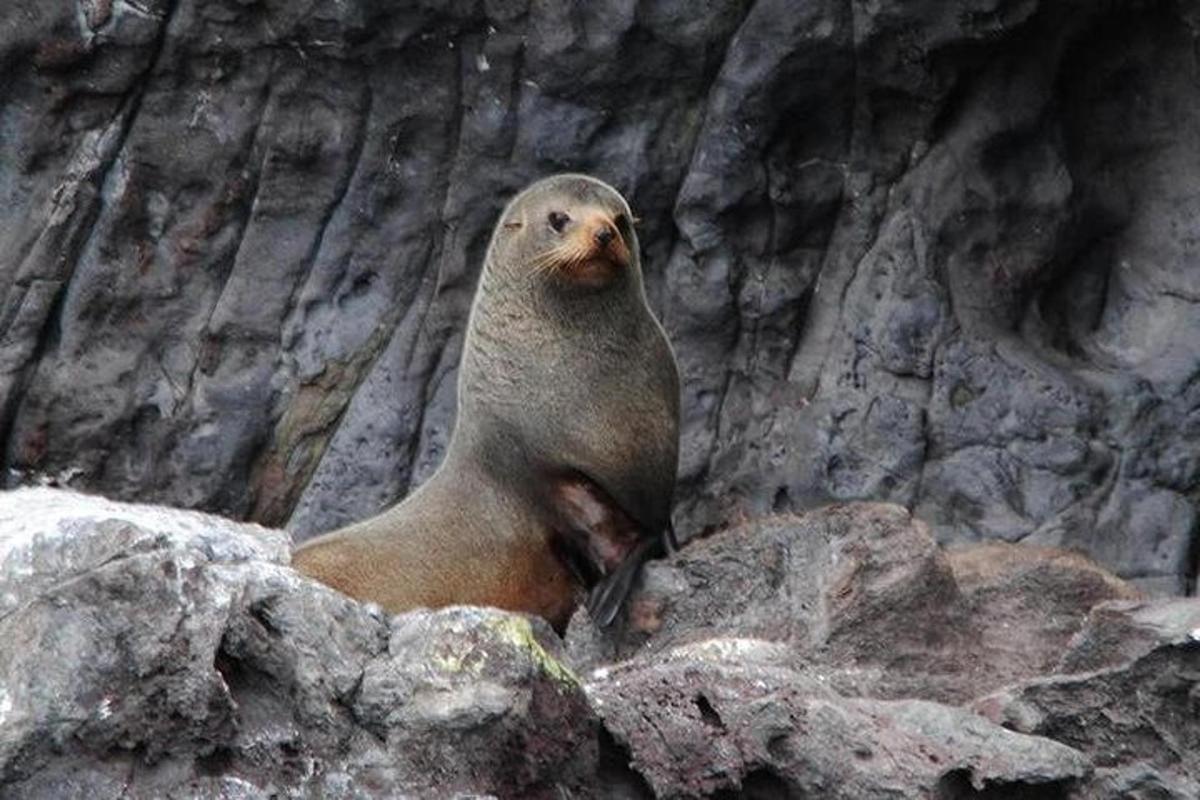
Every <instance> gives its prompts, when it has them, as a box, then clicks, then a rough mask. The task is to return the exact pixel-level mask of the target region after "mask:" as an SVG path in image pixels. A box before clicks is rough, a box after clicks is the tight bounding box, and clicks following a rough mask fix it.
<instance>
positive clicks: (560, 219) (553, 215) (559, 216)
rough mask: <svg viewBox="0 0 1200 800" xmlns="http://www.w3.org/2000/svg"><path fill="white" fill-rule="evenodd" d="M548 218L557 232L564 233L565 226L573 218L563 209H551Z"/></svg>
mask: <svg viewBox="0 0 1200 800" xmlns="http://www.w3.org/2000/svg"><path fill="white" fill-rule="evenodd" d="M546 219H548V220H550V227H551V228H554V231H555V233H562V232H563V228H565V227H567V223H568V222H570V221H571V218H570V217H568V216H567V215H566V214H564V213H563V212H561V211H551V212H550V214H549V216H547V217H546Z"/></svg>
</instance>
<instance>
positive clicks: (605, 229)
mask: <svg viewBox="0 0 1200 800" xmlns="http://www.w3.org/2000/svg"><path fill="white" fill-rule="evenodd" d="M594 235H595V237H596V243H597V244H599V245H600V246H601V247H608V243H609V242H611V241H612V240H613V239H615V238H616V236H617V232H616V231H614V230H613V229H612V228H611V227H610V226H609V225H607V224H604V225H601V226H600V227H599V228H598V229H597V230H596V233H595V234H594Z"/></svg>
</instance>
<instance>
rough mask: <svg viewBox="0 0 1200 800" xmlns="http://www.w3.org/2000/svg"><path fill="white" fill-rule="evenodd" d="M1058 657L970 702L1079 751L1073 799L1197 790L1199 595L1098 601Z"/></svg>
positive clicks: (1175, 798)
mask: <svg viewBox="0 0 1200 800" xmlns="http://www.w3.org/2000/svg"><path fill="white" fill-rule="evenodd" d="M1063 664H1064V668H1063V670H1062V671H1063V672H1064V673H1065V674H1063V675H1056V676H1051V677H1044V678H1038V679H1035V680H1031V681H1028V682H1025V683H1022V684H1019V685H1017V686H1014V687H1011V688H1008V689H1005V690H1004V691H1003V692H1000V693H998V694H996V695H993V696H991V697H986V698H983V699H981V700H979V701H978V702H976V703H975V708H976V709H977V710H978V711H980V712H982V713H984V714H985V715H986V716H988V717H990V718H991V719H993V720H995V721H997V722H1003V723H1004V724H1005V725H1006V726H1008V727H1011V728H1014V729H1016V730H1018V731H1023V732H1027V733H1037V734H1039V735H1042V736H1049V737H1052V738H1054V739H1057V740H1058V741H1060V742H1063V743H1065V744H1069V745H1071V746H1072V747H1075V748H1078V749H1079V750H1081V751H1083V752H1085V753H1088V754H1089V755H1090V756H1091V758H1092V763H1093V764H1095V766H1096V767H1097V771H1096V774H1095V776H1094V779H1093V780H1094V783H1092V782H1085V783H1084V784H1082V785H1081V786H1080V787H1078V788H1077V790H1076V791H1077V796H1078V797H1079V798H1080V800H1082V799H1083V798H1089V799H1090V798H1113V800H1115V799H1116V798H1126V797H1134V798H1167V799H1169V800H1184V799H1185V798H1194V797H1197V796H1200V724H1198V723H1197V720H1200V600H1194V599H1189V600H1177V601H1173V602H1172V601H1167V602H1160V603H1155V604H1138V603H1105V604H1102V605H1101V606H1099V607H1098V608H1097V609H1096V610H1095V611H1094V612H1093V614H1092V615H1091V618H1090V620H1089V624H1088V626H1087V627H1086V628H1084V630H1082V631H1080V633H1079V634H1078V636H1077V638H1076V641H1075V642H1074V646H1073V647H1072V648H1071V649H1070V650H1069V651H1068V652H1067V653H1066V654H1065V655H1064V657H1063Z"/></svg>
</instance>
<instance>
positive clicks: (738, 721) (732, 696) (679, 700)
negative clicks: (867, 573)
mask: <svg viewBox="0 0 1200 800" xmlns="http://www.w3.org/2000/svg"><path fill="white" fill-rule="evenodd" d="M777 660H778V655H777V654H775V653H774V652H773V651H772V647H771V646H770V645H767V644H764V643H762V642H755V641H747V640H738V639H712V640H709V641H706V642H698V643H694V644H690V645H683V646H680V647H678V648H676V649H674V650H672V651H669V652H667V653H660V654H656V656H655V657H653V658H651V659H643V658H636V659H633V660H630V661H626V662H624V663H622V664H620V665H618V666H616V667H613V668H611V669H605V668H602V669H601V670H599V671H597V672H596V673H594V678H592V679H589V680H588V683H587V686H588V693H589V695H590V696H591V697H592V698H593V702H594V703H595V705H596V708H597V710H598V711H599V713H600V715H601V717H602V718H603V719H604V723H605V725H606V726H607V727H608V729H609V730H610V731H612V733H613V735H614V737H615V739H616V741H617V742H618V743H620V744H622V745H624V746H626V747H627V748H628V750H629V753H630V756H631V757H632V765H633V767H634V768H635V769H637V770H638V771H639V772H640V773H641V774H642V775H644V776H645V777H646V780H647V781H648V782H649V784H650V787H651V788H652V789H653V791H654V796H655V797H664V798H670V797H709V796H723V795H722V794H721V793H722V792H726V793H728V796H748V797H760V796H769V797H809V796H811V797H822V798H830V800H870V799H871V798H881V799H882V798H895V797H928V798H934V797H938V798H941V797H968V796H975V795H974V792H982V791H983V790H984V789H985V787H986V788H987V790H988V791H989V792H991V793H992V794H989V795H988V796H994V797H1024V796H1039V797H1040V796H1047V797H1049V796H1061V795H1059V794H1054V795H1051V794H1046V795H1034V794H1033V792H1037V791H1055V790H1057V791H1062V790H1065V789H1066V788H1068V787H1069V786H1071V785H1073V784H1074V783H1075V782H1076V781H1077V780H1079V779H1081V778H1083V777H1084V776H1085V775H1087V774H1088V773H1089V772H1090V764H1089V762H1088V760H1087V759H1086V758H1084V757H1082V756H1081V754H1079V753H1078V752H1076V751H1074V750H1072V749H1071V748H1069V747H1064V746H1063V745H1060V744H1057V743H1055V742H1052V741H1049V740H1047V739H1039V738H1037V737H1031V736H1022V735H1018V734H1014V733H1011V732H1009V731H1005V730H1003V729H1002V728H1000V727H998V726H995V725H991V724H989V723H988V722H986V721H985V720H983V719H981V718H979V717H977V716H975V715H973V714H971V713H969V712H967V711H963V710H961V709H956V708H951V707H948V706H944V705H940V704H937V703H930V702H925V701H919V700H896V701H881V700H873V699H872V700H866V699H851V698H845V697H840V696H838V695H837V694H835V693H834V692H832V691H831V690H830V689H829V687H828V686H827V685H824V681H823V680H821V678H820V677H819V676H813V675H806V674H804V673H801V672H796V671H793V670H791V669H789V668H787V667H782V666H778V665H777V663H773V662H776V661H777ZM739 793H740V794H739Z"/></svg>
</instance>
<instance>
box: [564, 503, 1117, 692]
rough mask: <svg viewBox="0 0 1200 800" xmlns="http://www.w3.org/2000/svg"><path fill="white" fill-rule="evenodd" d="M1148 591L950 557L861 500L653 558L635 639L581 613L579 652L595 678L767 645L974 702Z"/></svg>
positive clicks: (840, 680)
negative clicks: (734, 642) (736, 646)
mask: <svg viewBox="0 0 1200 800" xmlns="http://www.w3.org/2000/svg"><path fill="white" fill-rule="evenodd" d="M1138 595H1139V593H1138V592H1137V590H1136V589H1134V588H1133V587H1132V586H1130V585H1129V584H1127V583H1125V582H1124V581H1121V580H1120V579H1118V578H1115V577H1114V576H1112V575H1111V574H1110V573H1108V572H1107V571H1105V570H1104V569H1102V568H1101V567H1099V566H1097V565H1096V564H1095V563H1094V562H1092V561H1090V560H1089V559H1087V558H1084V557H1082V556H1079V555H1077V554H1072V553H1066V552H1063V551H1059V550H1053V549H1049V548H1039V547H1024V546H1019V545H1004V544H984V545H978V546H969V547H963V548H959V549H956V550H951V551H949V552H943V551H942V550H941V548H939V547H938V546H937V544H936V543H935V542H934V541H933V539H932V537H931V535H930V533H929V530H928V528H927V527H926V526H925V525H924V524H923V523H922V522H921V521H920V520H917V519H914V518H913V517H912V516H911V515H910V514H909V513H908V512H907V511H906V510H905V509H903V508H901V507H899V506H893V505H884V504H870V503H851V504H845V505H838V506H831V507H827V508H822V509H818V510H815V511H810V512H808V513H806V514H803V515H777V516H773V517H766V518H763V519H761V520H753V521H751V522H748V523H745V524H743V525H740V526H737V527H734V528H731V529H729V530H726V531H721V532H720V533H717V534H714V535H712V536H710V537H708V538H706V539H703V540H701V541H697V542H694V543H693V544H691V545H690V546H688V547H686V548H684V549H682V550H681V551H680V552H679V553H677V554H675V555H673V556H671V557H670V558H668V559H665V560H662V561H655V562H651V563H649V564H648V565H647V567H646V569H645V573H644V578H643V581H642V584H641V586H640V588H639V589H638V590H637V591H636V592H635V594H634V595H633V597H632V598H631V603H630V611H629V615H628V621H627V622H626V624H625V627H624V628H623V629H620V630H618V631H617V632H616V634H615V635H614V636H611V637H598V636H597V635H596V634H595V631H594V627H593V626H592V625H591V622H590V620H588V619H587V618H586V615H585V614H583V613H580V614H577V615H576V619H574V620H573V621H572V624H571V626H570V628H569V629H568V634H567V642H568V649H569V652H570V653H571V657H572V659H573V660H574V661H575V662H576V663H579V664H582V665H593V666H594V665H598V664H602V663H604V662H606V661H612V660H615V659H620V658H627V657H629V656H631V655H633V654H635V653H657V652H663V651H666V650H668V649H670V648H672V647H675V646H677V645H680V644H686V643H690V642H696V641H703V640H706V639H709V638H712V637H727V636H738V637H756V638H760V639H764V640H769V641H774V642H779V643H781V644H783V645H785V646H786V651H787V652H788V653H790V654H791V655H790V659H791V661H790V663H792V664H793V665H798V664H819V665H821V666H822V667H823V668H824V669H826V670H827V672H828V679H829V680H830V681H832V683H833V685H835V686H837V687H838V688H839V689H841V690H842V691H844V692H847V693H849V694H868V695H871V696H875V697H887V698H900V697H919V698H926V699H931V700H939V701H944V702H964V701H967V700H970V699H971V698H973V697H977V696H979V695H981V694H985V693H987V692H990V691H993V690H995V689H997V688H999V687H1000V686H1002V685H1004V684H1006V683H1009V682H1011V681H1014V680H1018V679H1021V678H1029V677H1033V676H1035V675H1040V674H1043V673H1045V672H1048V671H1050V670H1052V669H1053V668H1054V667H1055V665H1056V664H1057V662H1058V660H1059V658H1060V657H1061V656H1062V653H1063V651H1064V649H1065V648H1066V647H1067V645H1068V643H1069V642H1070V641H1071V638H1072V636H1074V635H1075V634H1076V633H1077V632H1078V631H1079V630H1080V629H1081V628H1082V627H1083V626H1084V624H1085V621H1086V620H1087V614H1088V612H1089V611H1090V610H1091V609H1092V607H1093V606H1095V605H1096V604H1097V603H1100V602H1101V601H1105V600H1118V599H1126V598H1131V597H1136V596H1138Z"/></svg>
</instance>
